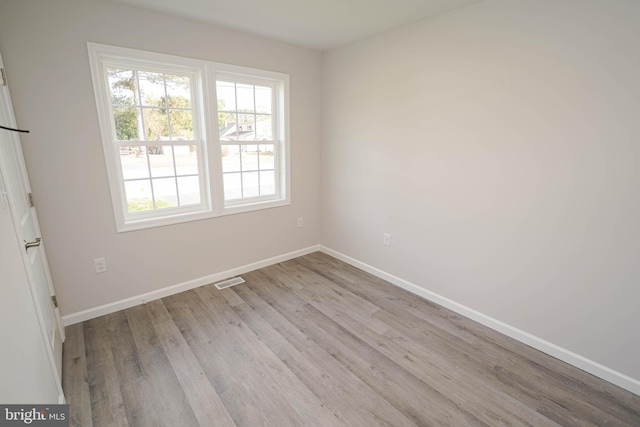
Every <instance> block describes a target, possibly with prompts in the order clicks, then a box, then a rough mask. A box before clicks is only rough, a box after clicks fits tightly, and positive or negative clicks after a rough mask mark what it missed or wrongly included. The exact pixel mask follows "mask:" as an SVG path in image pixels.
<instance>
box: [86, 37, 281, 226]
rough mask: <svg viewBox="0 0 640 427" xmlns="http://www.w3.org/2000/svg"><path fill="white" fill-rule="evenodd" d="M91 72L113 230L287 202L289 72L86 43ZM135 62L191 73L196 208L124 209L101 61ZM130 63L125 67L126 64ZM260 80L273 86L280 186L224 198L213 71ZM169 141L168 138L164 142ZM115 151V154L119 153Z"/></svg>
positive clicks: (190, 219)
mask: <svg viewBox="0 0 640 427" xmlns="http://www.w3.org/2000/svg"><path fill="white" fill-rule="evenodd" d="M87 46H88V50H89V60H90V65H91V76H92V79H93V87H94V95H95V97H96V107H97V112H98V119H99V123H100V133H101V137H102V146H103V151H104V156H105V163H106V167H107V175H108V179H109V186H110V190H111V199H112V204H113V209H114V216H115V222H116V229H117V231H118V232H125V231H132V230H140V229H146V228H151V227H159V226H165V225H171V224H178V223H182V222H188V221H196V220H201V219H206V218H212V217H217V216H224V215H230V214H237V213H242V212H249V211H255V210H260V209H269V208H275V207H280V206H286V205H289V204H291V183H290V148H289V147H290V143H289V134H290V132H289V76H288V75H287V74H284V73H278V72H273V71H265V70H259V69H255V68H249V67H242V66H237V65H230V64H223V63H217V62H210V61H202V60H197V59H192V58H185V57H180V56H175V55H166V54H160V53H154V52H147V51H140V50H137V49H129V48H122V47H116V46H109V45H103V44H98V43H91V42H89V43H87ZM123 61H124V62H125V63H129V64H131V63H135V64H140V65H141V66H144V65H148V66H150V67H153V68H161V69H166V70H167V71H174V72H180V73H185V72H186V73H188V74H193V75H194V76H195V78H193V82H192V84H193V85H194V87H192V94H193V99H192V103H194V105H195V106H196V108H194V113H195V112H197V113H199V114H198V116H197V117H196V114H194V136H195V135H196V127H198V129H199V130H198V132H197V134H199V140H200V141H201V144H202V147H201V149H202V156H201V157H200V158H201V162H200V164H199V166H200V167H202V170H201V171H200V182H201V185H203V186H204V191H203V196H204V200H202V201H201V202H202V204H201V205H198V206H197V207H195V208H193V207H185V208H177V209H171V208H168V209H166V210H165V209H163V210H162V212H161V213H158V212H157V211H153V212H150V213H149V214H142V215H141V214H136V215H131V214H128V212H125V211H124V209H125V206H126V195H125V193H124V186H123V177H122V171H121V170H120V164H119V163H118V161H117V158H118V157H117V156H116V154H117V153H115V151H116V149H117V147H118V146H117V145H116V144H114V143H113V135H114V130H113V129H112V123H113V119H112V111H111V108H110V106H109V102H108V100H107V93H108V91H107V86H106V79H105V72H104V64H105V62H106V63H109V65H111V64H117V63H118V62H123ZM129 66H130V65H129ZM219 74H220V75H224V76H228V77H232V78H238V79H243V80H247V81H252V82H258V83H262V82H264V81H265V80H269V81H272V82H273V83H274V84H275V85H276V87H277V90H276V93H275V94H276V95H277V97H278V98H277V102H275V104H276V105H275V108H276V110H275V111H274V117H275V123H274V125H275V126H276V127H277V132H275V134H276V137H275V138H274V139H275V141H274V143H275V144H278V145H279V147H278V150H277V152H278V158H277V159H276V174H277V175H278V177H277V179H276V182H277V183H278V184H279V188H278V190H279V194H278V195H276V196H275V197H257V198H253V199H250V198H246V199H239V200H234V201H228V202H226V203H225V200H224V189H223V181H222V160H221V150H220V139H219V132H218V127H217V120H215V119H207V118H214V117H217V96H216V78H217V76H218V75H219ZM180 142H181V143H184V142H183V141H180ZM168 144H171V142H168ZM118 155H119V154H118ZM176 210H177V212H176Z"/></svg>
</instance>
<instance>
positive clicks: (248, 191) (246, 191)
mask: <svg viewBox="0 0 640 427" xmlns="http://www.w3.org/2000/svg"><path fill="white" fill-rule="evenodd" d="M242 195H243V196H244V197H256V196H259V195H260V188H259V186H258V172H248V173H247V172H243V173H242Z"/></svg>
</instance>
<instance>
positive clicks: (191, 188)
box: [178, 176, 200, 206]
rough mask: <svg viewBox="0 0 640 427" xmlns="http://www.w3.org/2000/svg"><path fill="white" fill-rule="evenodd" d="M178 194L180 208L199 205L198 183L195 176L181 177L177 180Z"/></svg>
mask: <svg viewBox="0 0 640 427" xmlns="http://www.w3.org/2000/svg"><path fill="white" fill-rule="evenodd" d="M178 192H179V193H180V206H186V205H197V204H199V203H200V182H198V177H197V176H183V177H179V178H178Z"/></svg>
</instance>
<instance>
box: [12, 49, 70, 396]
mask: <svg viewBox="0 0 640 427" xmlns="http://www.w3.org/2000/svg"><path fill="white" fill-rule="evenodd" d="M3 70H4V65H3V62H2V56H0V71H3ZM4 75H5V73H2V74H0V126H6V127H12V128H15V127H16V123H15V117H14V115H13V107H12V105H11V98H10V96H9V87H8V85H7V84H6V83H7V82H6V81H5V77H4ZM0 173H2V178H3V179H2V181H3V182H4V194H0V209H3V208H5V209H9V210H10V211H11V216H12V218H13V223H14V227H15V231H16V235H17V237H18V239H19V241H20V242H22V243H21V245H22V247H21V248H20V252H21V258H22V262H23V263H24V267H25V271H26V275H27V279H28V282H29V287H30V291H31V295H32V298H33V302H34V306H35V309H36V313H37V317H38V321H39V323H40V327H41V329H42V334H43V338H44V339H45V343H46V344H47V346H46V347H47V353H48V358H49V360H50V363H51V367H52V368H53V371H54V374H55V375H56V376H57V377H56V379H57V382H58V383H59V384H61V381H60V379H61V378H62V342H63V341H64V328H63V327H62V320H61V318H60V311H59V310H58V308H57V302H56V300H55V291H54V288H53V281H52V280H51V274H50V272H49V266H48V263H47V256H46V254H45V250H44V242H43V241H41V240H40V238H41V234H40V227H39V225H38V218H37V216H36V211H35V208H34V207H33V206H32V203H31V201H30V194H31V187H30V185H29V178H28V176H27V170H26V167H25V164H24V158H23V156H22V147H21V145H20V134H19V133H18V132H14V131H10V130H6V129H0ZM60 391H61V389H60Z"/></svg>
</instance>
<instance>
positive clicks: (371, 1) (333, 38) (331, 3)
mask: <svg viewBox="0 0 640 427" xmlns="http://www.w3.org/2000/svg"><path fill="white" fill-rule="evenodd" d="M114 1H118V2H120V3H126V4H129V5H132V6H138V7H142V8H145V9H151V10H156V11H161V12H165V13H168V14H171V15H177V16H182V17H185V18H190V19H195V20H198V21H202V22H206V23H210V24H214V25H218V26H222V27H226V28H232V29H236V30H240V31H244V32H248V33H253V34H257V35H260V36H264V37H269V38H272V39H276V40H281V41H284V42H287V43H291V44H294V45H298V46H303V47H307V48H311V49H318V50H328V49H332V48H335V47H338V46H341V45H344V44H347V43H351V42H354V41H357V40H361V39H364V38H366V37H369V36H371V35H374V34H377V33H381V32H383V31H387V30H390V29H392V28H397V27H400V26H402V25H404V24H408V23H410V22H415V21H419V20H421V19H425V18H428V17H431V16H434V15H437V14H440V13H443V12H447V11H450V10H453V9H457V8H460V7H463V6H467V5H470V4H473V3H478V2H480V1H482V0H114Z"/></svg>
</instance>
